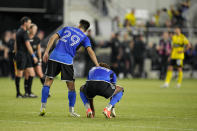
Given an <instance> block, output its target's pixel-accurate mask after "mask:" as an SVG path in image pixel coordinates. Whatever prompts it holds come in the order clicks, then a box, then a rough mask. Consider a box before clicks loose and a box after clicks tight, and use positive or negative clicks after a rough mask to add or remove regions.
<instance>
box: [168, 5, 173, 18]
mask: <svg viewBox="0 0 197 131" xmlns="http://www.w3.org/2000/svg"><path fill="white" fill-rule="evenodd" d="M173 13H174V7H173V5H171V6H170V9H169V10H168V16H169V19H170V21H172V19H173Z"/></svg>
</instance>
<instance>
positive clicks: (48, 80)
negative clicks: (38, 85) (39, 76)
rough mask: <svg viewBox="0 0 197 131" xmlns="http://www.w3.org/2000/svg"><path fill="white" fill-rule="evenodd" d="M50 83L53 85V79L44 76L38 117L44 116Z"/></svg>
mask: <svg viewBox="0 0 197 131" xmlns="http://www.w3.org/2000/svg"><path fill="white" fill-rule="evenodd" d="M52 83H53V78H49V77H48V76H46V79H45V82H44V85H43V87H42V97H41V108H40V116H44V115H45V113H46V104H47V99H48V96H49V90H50V87H51V85H52Z"/></svg>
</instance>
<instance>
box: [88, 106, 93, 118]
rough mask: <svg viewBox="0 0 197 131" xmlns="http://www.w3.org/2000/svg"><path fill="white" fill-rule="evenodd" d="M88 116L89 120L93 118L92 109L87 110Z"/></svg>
mask: <svg viewBox="0 0 197 131" xmlns="http://www.w3.org/2000/svg"><path fill="white" fill-rule="evenodd" d="M86 114H87V118H93V114H92V110H91V109H90V108H88V109H87V111H86Z"/></svg>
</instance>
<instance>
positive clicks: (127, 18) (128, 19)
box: [124, 9, 136, 26]
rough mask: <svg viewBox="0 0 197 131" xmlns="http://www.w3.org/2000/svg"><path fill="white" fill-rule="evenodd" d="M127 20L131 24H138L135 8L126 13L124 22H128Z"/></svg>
mask: <svg viewBox="0 0 197 131" xmlns="http://www.w3.org/2000/svg"><path fill="white" fill-rule="evenodd" d="M127 22H129V24H130V26H136V18H135V9H132V10H131V12H130V13H127V14H126V15H125V22H124V23H127ZM125 25H127V24H125Z"/></svg>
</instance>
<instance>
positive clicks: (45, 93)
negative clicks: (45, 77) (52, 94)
mask: <svg viewBox="0 0 197 131" xmlns="http://www.w3.org/2000/svg"><path fill="white" fill-rule="evenodd" d="M49 89H50V87H49V86H43V88H42V98H41V102H42V103H46V102H47V98H48V96H49Z"/></svg>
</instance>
